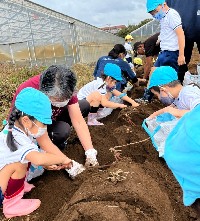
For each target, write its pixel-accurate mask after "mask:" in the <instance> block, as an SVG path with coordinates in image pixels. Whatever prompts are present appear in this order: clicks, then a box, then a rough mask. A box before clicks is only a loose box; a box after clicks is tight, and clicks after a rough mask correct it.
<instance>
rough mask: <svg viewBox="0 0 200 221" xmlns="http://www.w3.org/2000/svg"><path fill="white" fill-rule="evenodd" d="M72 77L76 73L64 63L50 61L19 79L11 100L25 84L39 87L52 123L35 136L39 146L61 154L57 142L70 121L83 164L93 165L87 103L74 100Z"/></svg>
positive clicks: (69, 125)
mask: <svg viewBox="0 0 200 221" xmlns="http://www.w3.org/2000/svg"><path fill="white" fill-rule="evenodd" d="M76 81H77V80H76V76H75V74H74V73H73V72H72V71H71V70H70V69H68V68H66V67H65V66H60V65H52V66H50V67H49V68H48V69H47V70H45V71H44V72H43V73H42V74H39V75H36V76H34V77H32V78H30V79H29V80H27V81H25V82H24V83H22V84H21V85H20V86H19V87H18V89H17V91H16V94H15V96H14V98H13V102H12V104H14V102H15V99H16V96H17V95H18V94H19V92H20V91H21V90H22V89H24V88H26V87H33V88H35V89H37V90H40V91H42V92H43V93H44V94H46V95H47V96H48V97H49V99H50V100H51V104H52V113H53V115H52V118H53V123H52V125H49V126H47V131H48V133H47V132H46V133H45V134H44V135H43V136H41V137H39V138H37V142H38V144H39V146H40V148H42V149H43V150H45V151H48V152H50V153H54V154H58V155H63V153H62V152H61V151H60V150H59V148H57V146H61V145H62V144H63V143H64V142H65V141H66V139H67V137H68V136H69V134H70V130H71V125H73V127H74V129H75V131H76V133H77V135H78V138H79V140H80V142H81V144H82V146H83V148H84V150H85V155H86V164H87V165H92V166H95V165H97V164H98V162H97V159H96V155H97V151H96V150H95V149H94V148H93V145H92V141H91V137H90V132H89V130H88V126H87V124H86V122H85V120H84V117H86V116H87V115H88V113H89V109H90V107H89V105H88V103H87V102H86V101H81V102H80V103H78V99H77V96H76V94H75V86H76ZM79 104H80V107H79ZM56 145H57V146H56ZM53 168H54V169H58V168H59V167H57V166H55V167H53Z"/></svg>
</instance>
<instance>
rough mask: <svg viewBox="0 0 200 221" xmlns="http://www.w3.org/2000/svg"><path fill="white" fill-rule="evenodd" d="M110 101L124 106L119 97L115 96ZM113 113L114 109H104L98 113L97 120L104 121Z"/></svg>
mask: <svg viewBox="0 0 200 221" xmlns="http://www.w3.org/2000/svg"><path fill="white" fill-rule="evenodd" d="M110 101H112V102H114V103H119V104H122V102H123V101H122V100H121V99H120V98H119V97H116V96H113V97H111V99H110ZM112 111H113V108H109V107H104V108H102V109H101V110H99V111H98V112H97V119H102V118H104V117H107V116H108V115H110V114H111V113H112Z"/></svg>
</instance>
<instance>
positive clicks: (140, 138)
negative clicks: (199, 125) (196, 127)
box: [0, 52, 198, 221]
mask: <svg viewBox="0 0 200 221" xmlns="http://www.w3.org/2000/svg"><path fill="white" fill-rule="evenodd" d="M197 60H198V56H197V53H196V52H195V55H194V56H193V59H192V62H191V65H190V67H191V68H193V71H192V72H194V65H193V64H194V63H196V62H197ZM142 93H143V87H139V88H135V89H134V90H133V91H132V92H131V96H132V97H133V98H136V97H140V96H141V94H142ZM160 107H162V105H161V103H160V102H159V101H158V100H156V99H155V100H154V101H153V102H152V103H150V104H147V105H145V104H143V105H141V106H140V107H139V108H137V109H133V108H131V107H128V108H126V109H123V110H115V111H113V113H112V114H111V115H110V116H108V117H107V118H105V119H103V120H102V122H103V123H104V126H95V127H94V126H91V127H89V129H90V132H91V136H92V140H93V144H94V147H95V148H96V149H97V150H98V160H99V163H100V167H99V168H95V169H89V170H87V171H85V172H83V173H82V174H81V175H80V176H79V177H77V178H76V179H75V180H73V181H72V180H70V179H69V178H68V176H67V173H65V171H46V172H45V174H44V175H43V176H42V177H39V178H37V179H35V180H34V181H33V184H34V185H35V186H36V188H35V189H33V190H32V192H31V193H29V194H27V195H26V198H39V199H40V200H41V201H42V204H41V207H40V208H39V209H38V210H37V211H35V212H34V213H32V214H31V215H30V216H26V217H21V218H13V219H11V220H12V221H29V220H30V221H65V220H67V221H114V220H115V221H145V220H148V221H150V220H152V221H159V220H160V221H194V220H196V215H195V213H194V211H193V210H192V209H191V208H187V207H184V206H183V203H182V191H181V189H180V187H179V185H178V183H177V182H176V180H175V179H174V177H173V175H172V173H171V171H170V170H169V169H168V167H167V166H166V163H165V161H164V160H163V159H162V158H159V157H158V153H157V152H156V150H155V149H154V147H153V145H152V144H151V141H150V140H149V139H148V136H147V134H146V133H145V131H144V130H143V129H142V127H141V123H142V122H143V120H144V119H145V118H146V117H147V116H149V115H150V114H151V113H152V112H154V111H155V110H158V109H159V108H160ZM130 143H131V145H129V144H130ZM116 146H121V147H118V148H115V147H116ZM110 148H111V149H110ZM112 148H114V150H121V151H120V152H118V153H121V155H120V157H121V158H122V159H121V160H118V161H116V158H117V159H118V155H117V153H116V152H113V151H112V150H113V149H112ZM64 152H65V153H66V154H67V155H68V156H69V157H70V158H73V159H75V160H76V161H78V162H80V163H84V151H83V149H82V147H81V145H80V142H79V140H78V139H77V137H76V135H75V134H74V133H72V136H71V137H70V139H69V141H68V146H67V148H66V149H65V150H64ZM0 220H5V219H4V218H3V215H2V210H1V211H0Z"/></svg>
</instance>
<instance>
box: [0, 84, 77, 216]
mask: <svg viewBox="0 0 200 221" xmlns="http://www.w3.org/2000/svg"><path fill="white" fill-rule="evenodd" d="M51 116H52V110H51V103H50V100H49V98H48V97H47V96H46V95H44V94H43V93H42V92H40V91H39V90H36V89H34V88H30V87H28V88H26V89H23V90H22V91H21V92H20V93H19V94H18V96H17V98H16V101H15V105H14V107H13V109H12V111H11V113H10V117H9V119H8V124H7V125H6V126H5V128H4V130H3V131H2V132H1V133H0V199H1V201H3V213H4V215H5V217H6V218H12V217H16V216H23V215H28V214H30V213H31V212H33V211H34V210H36V209H37V208H38V207H39V206H40V203H41V202H40V200H39V199H22V197H23V195H24V192H28V191H30V189H31V188H29V186H28V188H27V185H25V186H24V181H25V176H26V172H27V167H28V163H29V162H31V163H33V164H35V165H42V166H49V165H60V166H61V167H63V168H68V169H69V170H72V168H73V167H72V163H73V162H72V160H71V159H69V158H68V157H67V156H65V155H64V154H63V155H56V154H52V153H48V152H46V153H45V152H43V153H41V152H39V150H38V146H37V145H36V144H34V142H33V141H34V139H33V138H37V137H40V136H42V135H43V134H44V133H45V132H46V130H47V125H49V124H51V123H52V120H51ZM75 163H76V162H75ZM3 195H4V200H3ZM0 204H2V202H0Z"/></svg>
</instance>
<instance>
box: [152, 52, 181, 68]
mask: <svg viewBox="0 0 200 221" xmlns="http://www.w3.org/2000/svg"><path fill="white" fill-rule="evenodd" d="M178 54H179V51H161V52H160V54H159V55H158V59H157V61H156V63H155V64H154V66H155V67H160V66H170V67H172V68H174V69H175V70H176V71H177V72H178V68H179V66H178Z"/></svg>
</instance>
